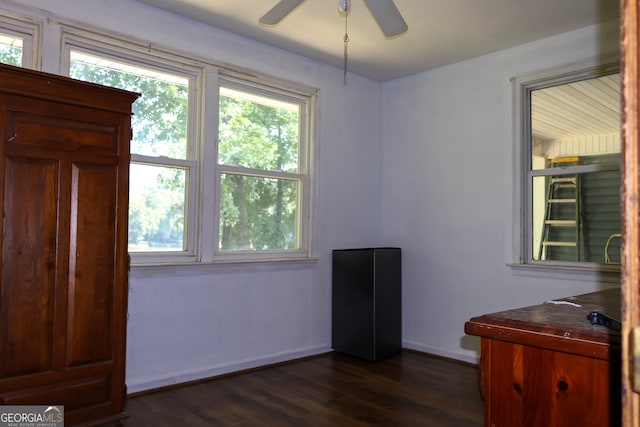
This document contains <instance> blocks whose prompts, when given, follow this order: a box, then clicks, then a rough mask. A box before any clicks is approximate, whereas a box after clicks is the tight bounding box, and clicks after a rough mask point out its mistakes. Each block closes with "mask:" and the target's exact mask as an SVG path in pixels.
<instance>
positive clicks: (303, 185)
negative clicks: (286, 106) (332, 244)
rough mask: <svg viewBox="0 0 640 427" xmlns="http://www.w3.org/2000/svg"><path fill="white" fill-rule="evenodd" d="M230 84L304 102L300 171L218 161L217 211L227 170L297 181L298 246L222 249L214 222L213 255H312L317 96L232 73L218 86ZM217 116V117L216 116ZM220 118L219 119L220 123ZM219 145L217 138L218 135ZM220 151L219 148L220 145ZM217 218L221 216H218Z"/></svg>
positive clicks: (243, 257)
mask: <svg viewBox="0 0 640 427" xmlns="http://www.w3.org/2000/svg"><path fill="white" fill-rule="evenodd" d="M222 86H224V87H228V88H232V89H238V90H241V91H245V92H250V93H251V92H252V93H256V94H258V95H261V96H266V97H270V98H273V99H277V100H282V101H286V102H291V103H295V104H299V105H300V118H299V120H300V122H299V128H300V132H299V141H298V144H299V146H298V156H299V162H298V171H297V172H296V173H286V172H275V171H265V170H256V169H248V168H242V167H234V166H228V165H223V164H220V163H219V162H218V161H217V160H216V167H215V169H216V173H215V188H216V191H215V211H216V212H217V213H218V212H220V193H221V191H220V188H221V187H220V178H221V176H222V174H224V173H233V174H239V175H248V176H263V177H270V178H285V179H293V180H297V181H298V182H299V183H300V188H299V197H300V200H299V209H298V211H299V212H298V228H299V230H298V233H299V239H298V240H299V242H298V248H296V249H290V250H269V251H221V250H219V249H218V248H219V238H220V228H219V227H220V221H219V220H216V222H215V224H214V249H213V257H214V259H216V260H219V261H237V260H265V259H266V260H269V259H284V258H289V259H296V258H308V257H309V253H310V248H309V234H310V233H309V228H310V227H309V222H310V213H309V211H310V192H311V191H310V179H309V176H310V171H309V170H310V155H309V153H310V149H309V147H310V145H311V144H310V141H311V140H312V114H311V112H312V106H313V102H314V96H313V95H312V93H310V92H304V91H299V90H295V89H291V88H283V87H277V86H274V85H272V84H269V83H267V82H258V81H256V80H255V79H247V78H246V77H244V78H243V77H240V76H237V75H234V74H231V73H221V74H220V76H219V79H218V85H217V87H218V88H219V87H222ZM216 119H217V116H216ZM217 122H218V120H216V124H217ZM216 131H217V128H216ZM216 145H217V137H216ZM216 153H217V147H216ZM216 218H217V215H216Z"/></svg>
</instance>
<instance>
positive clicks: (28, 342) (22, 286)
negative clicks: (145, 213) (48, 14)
mask: <svg viewBox="0 0 640 427" xmlns="http://www.w3.org/2000/svg"><path fill="white" fill-rule="evenodd" d="M137 96H138V95H137V94H133V93H130V92H126V91H122V90H118V89H112V88H106V87H103V86H99V85H95V84H91V83H84V82H79V81H76V80H72V79H70V78H66V77H61V76H56V75H50V74H45V73H41V72H37V71H32V70H26V69H23V68H18V67H11V66H5V65H0V132H1V134H2V142H1V143H0V180H1V181H0V189H1V190H2V191H1V192H0V194H1V197H2V199H1V203H0V205H1V206H2V249H1V253H0V256H1V259H2V264H1V267H0V269H1V270H0V403H2V404H5V405H23V404H37V405H64V410H65V424H66V425H79V424H86V425H99V424H101V423H106V422H109V421H114V420H117V419H119V418H120V417H122V414H123V411H124V399H125V395H126V388H125V383H124V380H125V376H124V375H125V339H126V322H127V292H128V255H127V216H128V179H129V142H130V138H131V124H130V123H131V104H132V103H133V101H134V100H135V99H136V98H137Z"/></svg>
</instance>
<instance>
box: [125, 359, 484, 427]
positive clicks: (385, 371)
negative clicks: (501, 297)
mask: <svg viewBox="0 0 640 427" xmlns="http://www.w3.org/2000/svg"><path fill="white" fill-rule="evenodd" d="M477 384H478V383H477V368H476V367H475V366H471V365H466V364H462V363H459V362H455V361H451V360H445V359H441V358H437V357H430V356H428V355H424V354H422V353H416V352H412V351H406V350H405V351H403V352H402V353H400V354H398V355H395V356H391V357H389V358H386V359H383V360H381V361H378V362H370V361H366V360H363V359H359V358H355V357H351V356H347V355H343V354H340V353H329V354H326V355H321V356H318V357H313V358H309V359H304V360H299V361H294V362H291V363H286V364H282V365H278V366H273V367H267V368H264V369H259V370H255V371H251V372H247V373H242V374H238V375H232V376H226V377H222V378H218V379H212V380H210V381H207V382H201V383H197V384H193V385H188V386H184V387H177V388H173V389H170V390H165V391H161V392H155V393H149V394H144V395H141V396H137V397H134V398H130V399H129V400H128V402H127V408H126V411H127V414H128V418H127V419H125V420H124V422H123V424H122V425H124V426H125V427H147V426H149V427H176V426H189V427H192V426H193V427H200V426H222V427H227V426H231V427H235V426H261V427H287V426H295V427H301V426H309V427H325V426H326V427H335V426H353V427H359V426H394V427H395V426H411V427H415V426H433V427H460V426H464V427H481V426H482V424H483V416H484V415H483V414H484V405H483V402H482V400H481V399H480V395H479V392H478V386H477Z"/></svg>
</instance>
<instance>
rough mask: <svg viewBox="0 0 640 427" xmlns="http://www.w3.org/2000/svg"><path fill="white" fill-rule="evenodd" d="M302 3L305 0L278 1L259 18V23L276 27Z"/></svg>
mask: <svg viewBox="0 0 640 427" xmlns="http://www.w3.org/2000/svg"><path fill="white" fill-rule="evenodd" d="M304 2H305V0H280V2H278V3H277V4H276V5H275V6H273V7H272V8H271V10H269V11H268V12H267V13H265V14H264V16H263V17H262V18H260V20H259V22H260V23H261V24H264V25H276V24H277V23H278V22H280V21H282V19H284V17H285V16H287V15H288V14H290V13H291V12H293V10H294V9H295V8H296V7H298V6H300V5H301V4H302V3H304Z"/></svg>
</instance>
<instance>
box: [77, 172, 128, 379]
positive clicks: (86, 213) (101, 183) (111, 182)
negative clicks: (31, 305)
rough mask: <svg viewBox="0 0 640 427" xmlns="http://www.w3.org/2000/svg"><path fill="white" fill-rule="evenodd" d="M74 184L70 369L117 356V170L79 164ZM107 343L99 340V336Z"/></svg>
mask: <svg viewBox="0 0 640 427" xmlns="http://www.w3.org/2000/svg"><path fill="white" fill-rule="evenodd" d="M72 170H73V172H72V180H71V183H72V185H71V187H72V190H71V219H72V220H71V223H70V227H71V230H70V245H69V246H70V250H69V254H70V256H69V307H68V314H69V322H68V325H69V326H68V327H69V334H68V336H69V340H68V346H69V347H68V354H67V363H68V364H69V365H70V366H74V365H80V364H86V363H93V362H100V361H108V360H111V359H112V357H113V352H112V347H113V346H112V337H111V335H110V334H105V333H104V331H109V330H112V327H113V307H114V306H113V297H114V283H115V278H114V272H115V250H114V248H115V238H116V237H115V232H116V218H115V212H116V183H117V181H116V169H115V168H114V167H111V166H101V165H85V164H75V165H74V166H73V169H72ZM101 335H102V336H103V339H101V340H96V339H95V337H96V336H101Z"/></svg>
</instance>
